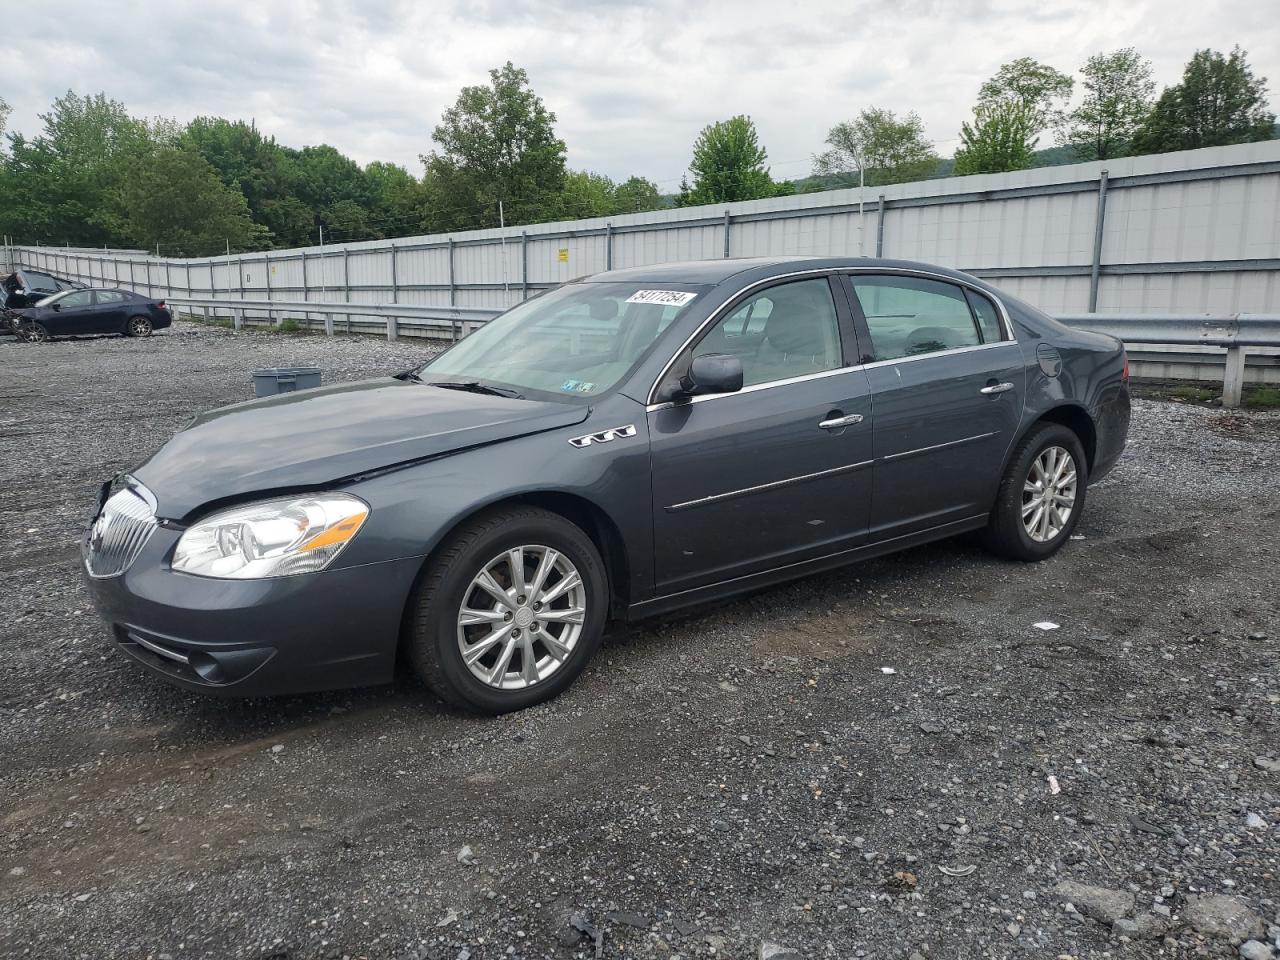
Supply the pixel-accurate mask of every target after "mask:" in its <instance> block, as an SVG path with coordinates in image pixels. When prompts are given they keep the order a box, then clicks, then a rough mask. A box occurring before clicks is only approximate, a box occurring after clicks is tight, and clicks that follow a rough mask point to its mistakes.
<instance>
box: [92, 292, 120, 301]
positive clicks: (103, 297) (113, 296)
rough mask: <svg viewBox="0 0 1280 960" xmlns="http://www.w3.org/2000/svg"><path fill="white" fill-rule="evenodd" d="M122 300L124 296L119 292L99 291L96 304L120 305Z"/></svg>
mask: <svg viewBox="0 0 1280 960" xmlns="http://www.w3.org/2000/svg"><path fill="white" fill-rule="evenodd" d="M123 300H124V294H123V293H121V292H120V291H119V290H99V291H98V303H120V302H122V301H123Z"/></svg>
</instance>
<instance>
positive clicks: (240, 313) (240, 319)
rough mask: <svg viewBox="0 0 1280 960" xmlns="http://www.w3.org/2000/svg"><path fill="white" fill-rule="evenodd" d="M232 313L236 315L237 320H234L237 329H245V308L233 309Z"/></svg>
mask: <svg viewBox="0 0 1280 960" xmlns="http://www.w3.org/2000/svg"><path fill="white" fill-rule="evenodd" d="M231 315H232V316H233V317H235V321H234V323H235V328H236V329H237V330H243V329H244V310H242V309H240V308H237V309H235V310H233V311H232V314H231Z"/></svg>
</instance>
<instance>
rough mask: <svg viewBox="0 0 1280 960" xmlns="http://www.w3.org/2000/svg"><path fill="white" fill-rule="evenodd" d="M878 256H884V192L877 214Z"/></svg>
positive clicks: (881, 195)
mask: <svg viewBox="0 0 1280 960" xmlns="http://www.w3.org/2000/svg"><path fill="white" fill-rule="evenodd" d="M876 256H877V257H883V256H884V194H883V193H882V194H880V209H879V211H878V212H877V214H876Z"/></svg>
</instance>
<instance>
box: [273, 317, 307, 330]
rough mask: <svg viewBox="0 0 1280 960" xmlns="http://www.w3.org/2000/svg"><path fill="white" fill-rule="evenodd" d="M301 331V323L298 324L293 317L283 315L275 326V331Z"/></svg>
mask: <svg viewBox="0 0 1280 960" xmlns="http://www.w3.org/2000/svg"><path fill="white" fill-rule="evenodd" d="M301 332H302V324H300V323H299V322H298V321H297V320H295V319H293V317H285V318H284V319H283V320H281V321H280V323H279V324H278V325H277V326H276V333H301Z"/></svg>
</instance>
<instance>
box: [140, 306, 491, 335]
mask: <svg viewBox="0 0 1280 960" xmlns="http://www.w3.org/2000/svg"><path fill="white" fill-rule="evenodd" d="M165 302H166V303H168V304H171V305H172V306H175V307H190V308H198V309H201V310H203V311H204V315H205V317H206V318H208V317H216V316H217V312H218V311H219V310H223V311H226V312H228V313H230V314H231V316H232V319H233V321H234V323H235V328H236V329H237V330H240V329H242V328H243V327H244V324H245V320H246V316H247V315H248V313H250V312H251V311H252V312H254V313H264V314H266V315H267V317H268V318H272V317H274V316H275V315H276V314H285V315H288V316H292V317H296V316H299V315H301V316H303V317H306V316H307V315H309V314H316V315H319V316H321V317H323V318H324V332H325V333H326V334H330V335H332V334H333V333H334V332H335V322H334V321H335V318H337V317H380V318H382V319H384V320H385V321H386V324H387V339H388V340H394V339H396V337H397V336H399V332H400V327H401V326H402V325H403V326H411V327H420V328H425V329H426V330H427V331H428V332H430V333H440V334H447V337H446V339H449V340H460V339H461V338H462V337H465V336H467V334H469V333H472V332H473V331H474V330H475V328H476V327H477V326H479V325H480V324H483V323H485V322H487V321H489V320H492V319H493V318H494V317H496V316H497V315H498V314H499V313H501V312H502V311H501V310H490V309H483V308H479V307H448V306H444V307H427V306H417V305H414V304H407V303H347V302H345V301H343V302H335V301H328V302H324V303H313V302H311V301H309V300H228V299H225V298H213V297H166V298H165Z"/></svg>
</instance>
